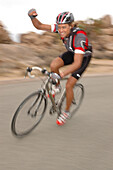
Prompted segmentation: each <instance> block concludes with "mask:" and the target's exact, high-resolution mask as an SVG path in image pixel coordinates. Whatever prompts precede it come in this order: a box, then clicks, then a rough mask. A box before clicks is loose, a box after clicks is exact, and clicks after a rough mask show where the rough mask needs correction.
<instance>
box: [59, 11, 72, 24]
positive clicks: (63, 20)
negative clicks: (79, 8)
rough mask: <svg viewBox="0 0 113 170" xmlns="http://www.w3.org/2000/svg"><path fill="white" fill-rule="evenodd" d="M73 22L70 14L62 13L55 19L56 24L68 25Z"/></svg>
mask: <svg viewBox="0 0 113 170" xmlns="http://www.w3.org/2000/svg"><path fill="white" fill-rule="evenodd" d="M73 21H74V16H73V14H72V13H70V12H62V13H60V14H59V15H58V16H57V18H56V23H57V24H69V23H71V22H73Z"/></svg>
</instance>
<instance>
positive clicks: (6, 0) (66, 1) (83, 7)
mask: <svg viewBox="0 0 113 170" xmlns="http://www.w3.org/2000/svg"><path fill="white" fill-rule="evenodd" d="M31 8H35V9H36V11H37V13H38V19H39V20H40V21H41V22H42V23H45V24H54V23H55V20H56V16H57V15H58V14H59V13H60V12H64V11H69V12H72V13H73V15H74V17H75V20H76V21H77V20H86V19H88V18H93V19H99V18H102V17H103V16H104V15H106V14H109V15H111V16H112V17H113V3H112V0H107V1H103V0H93V1H91V0H55V1H54V0H0V21H2V23H3V25H4V26H5V28H6V29H7V30H8V31H9V33H10V35H11V37H12V38H13V39H14V40H15V41H16V39H18V36H19V34H22V33H28V32H30V31H33V32H37V33H40V31H38V30H36V28H34V27H33V25H32V23H31V20H30V18H29V17H28V14H27V13H28V11H29V9H31Z"/></svg>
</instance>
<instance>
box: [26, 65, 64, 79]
mask: <svg viewBox="0 0 113 170" xmlns="http://www.w3.org/2000/svg"><path fill="white" fill-rule="evenodd" d="M32 70H39V71H40V72H41V73H42V74H45V75H47V76H49V77H50V78H52V79H57V80H60V79H61V77H60V75H58V74H57V73H53V72H48V71H47V70H46V69H45V68H44V69H42V68H40V67H37V66H36V67H31V68H30V67H27V70H26V74H25V77H26V75H27V74H28V76H29V77H30V78H34V77H35V75H31V72H32Z"/></svg>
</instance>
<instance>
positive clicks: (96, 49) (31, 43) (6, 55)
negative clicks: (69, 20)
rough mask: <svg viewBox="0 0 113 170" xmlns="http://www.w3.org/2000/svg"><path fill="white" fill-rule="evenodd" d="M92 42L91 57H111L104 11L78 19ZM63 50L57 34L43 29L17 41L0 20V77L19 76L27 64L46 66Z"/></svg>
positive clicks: (112, 35)
mask: <svg viewBox="0 0 113 170" xmlns="http://www.w3.org/2000/svg"><path fill="white" fill-rule="evenodd" d="M78 23H79V27H81V28H82V29H84V30H85V31H86V32H87V34H88V36H89V39H90V42H91V43H92V45H93V57H94V58H99V59H105V58H106V59H111V60H112V59H113V25H112V24H111V17H110V16H109V15H106V16H105V17H103V18H101V19H99V20H93V19H88V20H87V21H78ZM64 51H65V48H64V46H63V45H62V42H61V40H60V39H59V36H58V35H57V34H54V33H48V32H45V33H44V34H43V35H40V34H37V33H34V32H30V33H27V34H22V35H21V42H20V43H16V42H13V41H12V40H11V39H10V37H9V33H8V32H7V31H6V30H5V28H4V26H3V24H2V23H1V22H0V77H3V76H7V77H8V76H21V75H23V74H24V73H25V68H26V67H28V66H34V65H39V66H49V64H50V62H51V61H52V59H53V58H55V57H57V56H59V55H60V54H61V53H62V52H64Z"/></svg>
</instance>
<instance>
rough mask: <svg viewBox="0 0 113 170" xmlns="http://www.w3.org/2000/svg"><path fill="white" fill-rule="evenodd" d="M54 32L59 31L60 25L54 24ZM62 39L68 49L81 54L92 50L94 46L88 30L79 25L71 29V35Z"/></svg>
mask: <svg viewBox="0 0 113 170" xmlns="http://www.w3.org/2000/svg"><path fill="white" fill-rule="evenodd" d="M52 32H55V33H58V26H57V25H56V24H54V25H53V26H52ZM61 39H62V41H63V44H64V45H65V47H66V49H67V50H68V51H72V52H74V53H79V54H85V53H91V52H92V46H91V44H90V43H89V41H88V37H87V34H86V32H85V31H83V30H81V29H80V28H78V27H73V28H72V29H71V32H70V35H69V37H66V38H61Z"/></svg>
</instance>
